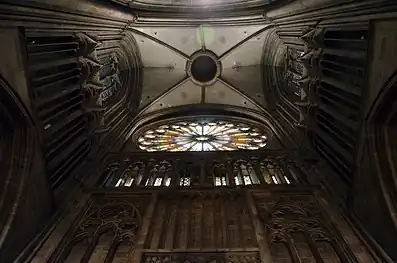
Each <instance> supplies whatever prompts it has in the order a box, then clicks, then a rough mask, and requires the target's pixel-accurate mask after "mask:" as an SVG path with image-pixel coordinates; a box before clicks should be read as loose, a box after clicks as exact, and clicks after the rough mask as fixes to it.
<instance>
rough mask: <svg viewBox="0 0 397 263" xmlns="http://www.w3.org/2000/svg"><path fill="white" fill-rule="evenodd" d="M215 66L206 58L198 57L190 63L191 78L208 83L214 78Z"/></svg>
mask: <svg viewBox="0 0 397 263" xmlns="http://www.w3.org/2000/svg"><path fill="white" fill-rule="evenodd" d="M216 71H217V65H216V63H215V61H214V60H213V59H212V58H210V57H208V56H199V57H197V58H196V59H195V60H193V62H192V67H191V72H192V76H193V78H195V79H196V80H198V81H200V82H208V81H211V80H213V79H214V78H215V75H216Z"/></svg>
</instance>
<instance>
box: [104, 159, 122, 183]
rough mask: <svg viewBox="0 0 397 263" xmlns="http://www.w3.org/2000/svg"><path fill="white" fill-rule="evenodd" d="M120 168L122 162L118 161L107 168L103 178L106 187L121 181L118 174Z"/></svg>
mask: <svg viewBox="0 0 397 263" xmlns="http://www.w3.org/2000/svg"><path fill="white" fill-rule="evenodd" d="M119 168H120V164H119V163H118V162H116V163H112V164H111V165H109V166H108V168H106V170H105V172H104V173H103V178H104V182H105V183H104V185H105V186H106V187H113V186H115V185H116V184H117V182H118V181H119V178H118V176H117V172H118V170H119Z"/></svg>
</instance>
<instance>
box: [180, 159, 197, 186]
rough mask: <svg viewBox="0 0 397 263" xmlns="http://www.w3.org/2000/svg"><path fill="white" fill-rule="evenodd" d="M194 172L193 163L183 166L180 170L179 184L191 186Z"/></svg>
mask: <svg viewBox="0 0 397 263" xmlns="http://www.w3.org/2000/svg"><path fill="white" fill-rule="evenodd" d="M193 173H194V167H193V163H191V162H189V163H186V164H185V165H184V166H183V168H182V169H181V170H180V171H179V175H180V179H179V186H190V184H191V178H192V175H193Z"/></svg>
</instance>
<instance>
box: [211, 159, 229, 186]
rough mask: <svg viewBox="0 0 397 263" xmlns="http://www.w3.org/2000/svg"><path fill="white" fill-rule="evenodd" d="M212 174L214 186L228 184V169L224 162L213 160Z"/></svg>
mask: <svg viewBox="0 0 397 263" xmlns="http://www.w3.org/2000/svg"><path fill="white" fill-rule="evenodd" d="M212 174H213V178H214V185H215V186H226V185H228V179H227V178H228V171H227V168H226V165H225V164H223V163H218V162H215V163H214V166H213V169H212Z"/></svg>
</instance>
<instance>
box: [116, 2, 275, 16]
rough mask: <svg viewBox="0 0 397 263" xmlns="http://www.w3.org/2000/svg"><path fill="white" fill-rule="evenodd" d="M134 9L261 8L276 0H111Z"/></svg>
mask: <svg viewBox="0 0 397 263" xmlns="http://www.w3.org/2000/svg"><path fill="white" fill-rule="evenodd" d="M111 1H113V2H116V3H120V4H123V5H125V6H128V7H130V8H132V9H134V10H139V11H149V12H167V11H175V10H177V11H178V12H179V13H185V12H195V13H196V14H197V13H199V12H207V11H226V10H233V11H240V10H247V9H256V10H258V11H259V10H261V8H264V7H266V6H268V5H269V4H271V3H274V2H279V1H277V0H111Z"/></svg>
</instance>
